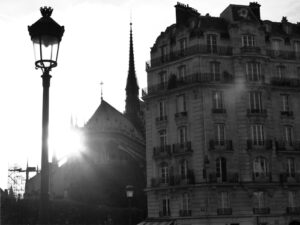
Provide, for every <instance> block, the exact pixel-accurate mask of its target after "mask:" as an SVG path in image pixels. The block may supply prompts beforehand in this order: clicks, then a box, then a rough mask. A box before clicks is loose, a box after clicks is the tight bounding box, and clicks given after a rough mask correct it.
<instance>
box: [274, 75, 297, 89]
mask: <svg viewBox="0 0 300 225" xmlns="http://www.w3.org/2000/svg"><path fill="white" fill-rule="evenodd" d="M270 81H271V84H272V85H274V86H286V87H296V88H297V87H300V79H297V78H288V77H272V78H271V80H270Z"/></svg>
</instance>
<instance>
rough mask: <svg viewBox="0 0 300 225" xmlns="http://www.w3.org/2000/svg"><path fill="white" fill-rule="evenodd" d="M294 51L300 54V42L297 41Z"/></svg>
mask: <svg viewBox="0 0 300 225" xmlns="http://www.w3.org/2000/svg"><path fill="white" fill-rule="evenodd" d="M294 50H295V52H296V53H299V52H300V41H295V42H294Z"/></svg>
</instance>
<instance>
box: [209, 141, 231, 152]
mask: <svg viewBox="0 0 300 225" xmlns="http://www.w3.org/2000/svg"><path fill="white" fill-rule="evenodd" d="M218 149H219V150H227V151H233V145H232V140H210V141H209V150H218Z"/></svg>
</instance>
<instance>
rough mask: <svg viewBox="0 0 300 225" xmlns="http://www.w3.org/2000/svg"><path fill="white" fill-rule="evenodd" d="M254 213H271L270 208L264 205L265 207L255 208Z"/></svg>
mask: <svg viewBox="0 0 300 225" xmlns="http://www.w3.org/2000/svg"><path fill="white" fill-rule="evenodd" d="M253 213H254V214H260V215H261V214H270V208H267V207H264V208H253Z"/></svg>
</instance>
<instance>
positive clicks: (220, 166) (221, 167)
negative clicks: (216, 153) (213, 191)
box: [216, 157, 227, 181]
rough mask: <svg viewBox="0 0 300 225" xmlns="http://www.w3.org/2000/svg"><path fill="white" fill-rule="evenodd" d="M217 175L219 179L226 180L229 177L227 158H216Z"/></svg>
mask: <svg viewBox="0 0 300 225" xmlns="http://www.w3.org/2000/svg"><path fill="white" fill-rule="evenodd" d="M216 172H217V174H216V176H217V179H218V180H219V181H226V179H227V167H226V159H225V158H223V157H220V158H217V159H216Z"/></svg>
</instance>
